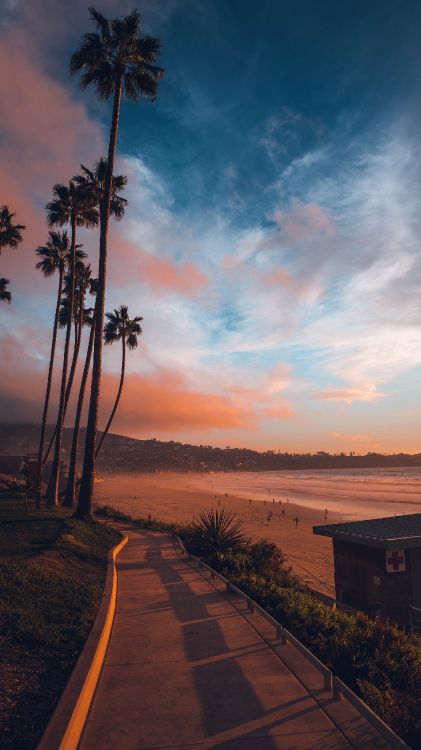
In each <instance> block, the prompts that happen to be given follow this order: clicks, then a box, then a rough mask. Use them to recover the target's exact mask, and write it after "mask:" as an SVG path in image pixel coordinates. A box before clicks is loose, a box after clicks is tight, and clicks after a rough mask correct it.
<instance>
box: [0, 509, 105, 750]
mask: <svg viewBox="0 0 421 750" xmlns="http://www.w3.org/2000/svg"><path fill="white" fill-rule="evenodd" d="M118 539H119V536H118V534H116V532H114V531H113V530H112V529H111V528H109V527H107V526H104V525H102V524H96V523H92V524H86V523H84V522H82V521H78V520H76V519H73V518H70V517H69V516H66V515H64V514H63V515H62V514H60V515H58V514H57V512H43V513H25V512H24V510H17V509H14V510H11V509H5V508H2V509H1V511H0V589H1V592H2V596H1V600H0V717H1V718H0V735H1V738H2V739H1V746H2V750H30V749H31V748H35V747H36V745H37V743H38V741H39V739H40V736H41V734H42V732H43V729H44V727H45V726H46V724H47V722H48V719H49V717H50V715H51V713H52V711H53V709H54V706H55V704H56V703H57V701H58V699H59V697H60V695H61V693H62V691H63V689H64V687H65V685H66V682H67V680H68V678H69V676H70V673H71V671H72V668H73V666H74V664H75V662H76V659H77V657H78V655H79V653H80V651H81V650H82V648H83V645H84V643H85V641H86V637H87V635H88V633H89V631H90V628H91V626H92V623H93V621H94V619H95V615H96V613H97V610H98V606H99V602H100V600H101V595H102V591H103V586H104V580H105V572H106V563H107V556H108V550H109V549H110V548H111V547H113V546H114V545H115V544H116V543H117V541H118Z"/></svg>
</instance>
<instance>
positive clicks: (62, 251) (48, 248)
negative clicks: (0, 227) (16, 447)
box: [35, 230, 80, 506]
mask: <svg viewBox="0 0 421 750" xmlns="http://www.w3.org/2000/svg"><path fill="white" fill-rule="evenodd" d="M48 234H49V238H50V239H49V240H48V241H47V242H46V244H45V245H40V246H39V247H37V249H36V250H35V252H36V254H37V256H38V257H39V258H40V260H39V261H38V263H37V264H36V268H37V269H38V270H39V271H41V273H42V275H43V276H45V278H49V277H51V276H53V275H54V274H55V273H57V272H58V288H57V302H56V310H55V314H54V324H53V337H52V339H51V350H50V363H49V365H48V376H47V387H46V390H45V398H44V409H43V413H42V422H41V433H40V438H39V446H38V483H39V484H38V489H37V496H36V503H37V506H39V504H40V501H41V479H42V456H43V452H44V442H45V431H46V426H47V414H48V406H49V403H50V394H51V382H52V377H53V368H54V357H55V351H56V342H57V328H58V322H59V311H60V303H61V297H62V291H63V278H64V273H65V270H66V264H67V262H68V259H69V251H70V242H69V239H68V236H67V232H56V231H54V230H52V231H50V232H49V233H48ZM77 252H78V253H80V251H79V250H78V251H77Z"/></svg>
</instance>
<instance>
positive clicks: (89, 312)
mask: <svg viewBox="0 0 421 750" xmlns="http://www.w3.org/2000/svg"><path fill="white" fill-rule="evenodd" d="M97 288H98V282H97V280H96V279H91V284H90V293H91V294H96V292H97ZM84 324H85V325H88V326H90V331H89V340H88V348H87V350H86V358H85V365H84V368H83V373H82V379H81V381H80V389H79V397H78V401H77V406H76V415H75V424H74V427H73V438H72V449H71V453H70V463H69V474H68V479H67V487H66V495H65V498H64V503H63V505H65V506H66V507H67V508H73V506H74V505H75V498H76V469H77V459H78V449H79V430H80V420H81V418H82V409H83V402H84V399H85V390H86V383H87V381H88V375H89V369H90V366H91V359H92V350H93V348H94V334H95V325H94V309H93V308H88V309H85V314H84Z"/></svg>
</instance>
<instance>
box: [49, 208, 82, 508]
mask: <svg viewBox="0 0 421 750" xmlns="http://www.w3.org/2000/svg"><path fill="white" fill-rule="evenodd" d="M71 223H72V243H71V247H70V289H69V310H68V312H69V319H68V321H67V328H66V340H65V343H64V354H63V370H62V373H61V388H60V403H59V408H58V417H57V434H56V443H55V447H54V458H53V465H52V468H51V477H50V486H49V491H48V500H47V504H48V505H56V506H58V486H59V478H60V456H61V441H62V437H63V424H64V403H65V398H66V383H67V365H68V360H69V348H70V337H71V333H72V323H73V301H74V300H73V298H74V290H75V253H76V216H75V211H74V210H73V211H72V222H71Z"/></svg>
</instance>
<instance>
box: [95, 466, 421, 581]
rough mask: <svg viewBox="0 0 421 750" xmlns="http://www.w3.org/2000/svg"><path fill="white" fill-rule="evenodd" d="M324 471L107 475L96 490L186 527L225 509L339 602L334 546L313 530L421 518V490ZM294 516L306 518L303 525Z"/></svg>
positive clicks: (401, 481) (393, 480) (406, 482)
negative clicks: (353, 522) (420, 515)
mask: <svg viewBox="0 0 421 750" xmlns="http://www.w3.org/2000/svg"><path fill="white" fill-rule="evenodd" d="M322 471H323V472H324V473H323V475H321V474H320V473H316V472H311V473H309V472H307V473H306V476H305V477H304V476H303V475H302V474H301V472H300V474H298V472H297V474H298V475H297V474H294V475H291V472H288V476H285V475H283V474H281V475H280V472H219V473H216V472H214V473H208V472H206V473H205V472H190V473H180V472H162V473H158V474H151V473H146V474H142V473H140V472H139V473H138V474H134V473H130V474H119V475H115V476H113V475H109V474H104V475H102V477H101V478H102V479H103V481H102V482H98V483H97V484H96V485H95V502H96V503H97V504H99V505H112V506H114V507H115V508H119V509H120V510H122V511H124V512H127V513H128V514H130V515H132V516H134V517H139V516H143V517H147V516H148V515H149V514H150V515H151V516H152V517H154V518H159V519H161V520H163V521H177V522H179V523H182V524H189V523H191V522H192V521H193V520H194V518H196V517H197V515H198V514H200V513H202V512H203V511H206V510H210V509H211V508H218V507H219V508H222V507H225V508H226V509H227V510H229V511H231V512H232V513H235V515H236V516H237V518H238V519H239V520H240V521H241V523H242V525H243V526H244V529H245V531H246V533H247V535H248V536H249V538H250V539H251V540H252V541H256V540H257V539H261V538H266V539H268V540H270V541H273V542H274V543H275V544H277V546H279V547H280V548H281V549H282V551H283V553H284V554H285V555H286V557H287V560H288V562H289V564H290V565H292V567H293V570H294V572H296V573H297V575H299V576H300V578H301V579H302V580H303V581H304V582H305V583H307V585H309V586H310V587H311V588H314V589H317V590H318V591H321V592H322V593H324V594H327V595H329V596H334V578H333V554H332V543H331V540H330V539H327V538H325V537H321V536H315V535H314V534H313V526H316V525H321V524H323V523H335V522H340V521H346V520H357V519H360V518H372V517H382V516H387V515H393V514H394V513H399V514H400V513H402V512H412V513H414V512H416V511H417V510H418V508H419V511H420V512H421V491H420V485H419V483H418V482H417V481H413V477H411V478H410V479H408V478H407V477H402V476H400V475H399V476H393V477H387V478H386V479H385V477H384V476H383V475H381V476H379V475H376V473H373V470H370V471H371V474H370V476H364V481H360V476H358V477H357V481H355V480H354V479H353V478H352V476H351V477H349V476H345V475H343V476H342V477H341V481H339V478H338V477H337V476H336V477H335V476H333V475H332V472H331V473H330V474H329V475H328V479H326V473H325V471H326V470H322ZM328 471H330V470H328ZM420 476H421V472H420ZM269 489H270V494H269ZM408 491H409V496H411V495H412V498H414V497H415V496H416V495H417V494H418V493H419V494H418V496H419V497H420V501H419V504H418V502H414V503H411V502H408ZM273 500H275V502H273ZM287 500H289V502H287ZM279 501H281V502H279ZM326 508H327V510H328V513H327V518H325V509H326ZM294 517H298V519H299V521H298V524H297V525H296V524H295V522H294Z"/></svg>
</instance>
